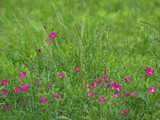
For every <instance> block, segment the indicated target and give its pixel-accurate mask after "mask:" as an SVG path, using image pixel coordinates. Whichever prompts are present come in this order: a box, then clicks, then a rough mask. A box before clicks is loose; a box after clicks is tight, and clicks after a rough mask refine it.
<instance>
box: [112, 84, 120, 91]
mask: <svg viewBox="0 0 160 120" xmlns="http://www.w3.org/2000/svg"><path fill="white" fill-rule="evenodd" d="M113 89H114V90H117V91H120V90H121V89H122V86H121V85H120V84H117V83H115V84H114V85H113Z"/></svg>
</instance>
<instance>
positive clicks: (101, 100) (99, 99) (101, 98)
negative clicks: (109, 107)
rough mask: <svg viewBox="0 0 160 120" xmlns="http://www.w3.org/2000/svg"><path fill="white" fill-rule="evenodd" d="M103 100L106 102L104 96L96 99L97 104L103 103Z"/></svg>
mask: <svg viewBox="0 0 160 120" xmlns="http://www.w3.org/2000/svg"><path fill="white" fill-rule="evenodd" d="M105 100H106V98H105V97H104V96H102V97H99V98H98V101H99V102H104V101H105Z"/></svg>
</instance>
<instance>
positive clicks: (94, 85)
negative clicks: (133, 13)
mask: <svg viewBox="0 0 160 120" xmlns="http://www.w3.org/2000/svg"><path fill="white" fill-rule="evenodd" d="M90 86H91V87H92V88H97V87H98V85H97V84H96V83H91V84H90Z"/></svg>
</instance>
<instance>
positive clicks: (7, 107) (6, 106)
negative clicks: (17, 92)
mask: <svg viewBox="0 0 160 120" xmlns="http://www.w3.org/2000/svg"><path fill="white" fill-rule="evenodd" d="M3 108H4V109H6V110H8V109H10V108H11V106H10V105H8V104H7V105H5V106H3Z"/></svg>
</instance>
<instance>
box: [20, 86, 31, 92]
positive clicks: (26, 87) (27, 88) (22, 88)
mask: <svg viewBox="0 0 160 120" xmlns="http://www.w3.org/2000/svg"><path fill="white" fill-rule="evenodd" d="M29 89H30V86H27V85H25V86H23V87H20V90H21V91H28V90H29Z"/></svg>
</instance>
